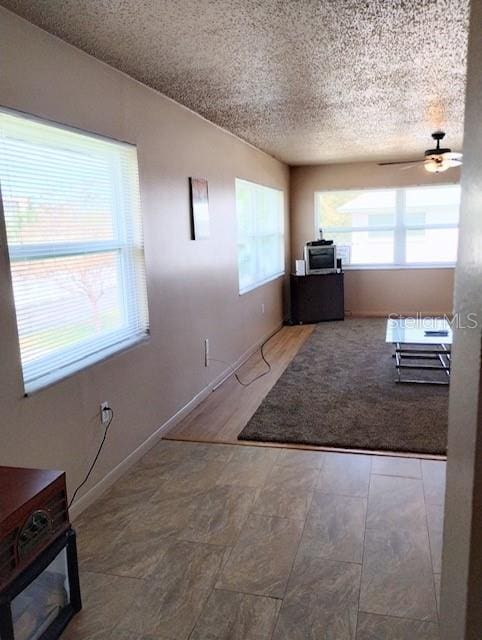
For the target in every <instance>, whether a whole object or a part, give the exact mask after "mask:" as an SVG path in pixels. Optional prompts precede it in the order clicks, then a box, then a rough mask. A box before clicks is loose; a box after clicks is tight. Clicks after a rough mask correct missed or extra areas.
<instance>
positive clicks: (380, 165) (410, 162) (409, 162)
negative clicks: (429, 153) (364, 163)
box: [378, 160, 420, 167]
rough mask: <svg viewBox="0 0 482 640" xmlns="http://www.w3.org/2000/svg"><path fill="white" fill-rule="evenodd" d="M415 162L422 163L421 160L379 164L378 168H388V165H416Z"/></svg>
mask: <svg viewBox="0 0 482 640" xmlns="http://www.w3.org/2000/svg"><path fill="white" fill-rule="evenodd" d="M415 162H420V160H405V161H401V162H379V163H378V166H379V167H387V166H388V165H393V164H414V163H415Z"/></svg>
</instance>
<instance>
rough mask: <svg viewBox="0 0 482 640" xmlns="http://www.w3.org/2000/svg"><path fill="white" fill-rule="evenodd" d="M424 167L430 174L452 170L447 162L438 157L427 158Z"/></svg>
mask: <svg viewBox="0 0 482 640" xmlns="http://www.w3.org/2000/svg"><path fill="white" fill-rule="evenodd" d="M423 166H424V168H425V171H428V172H429V173H442V172H443V171H447V169H450V166H449V165H448V163H447V162H445V161H444V160H440V159H438V158H436V157H432V158H426V159H425V161H424V163H423Z"/></svg>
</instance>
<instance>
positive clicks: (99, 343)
mask: <svg viewBox="0 0 482 640" xmlns="http://www.w3.org/2000/svg"><path fill="white" fill-rule="evenodd" d="M1 113H5V114H7V115H10V116H14V117H18V118H19V119H24V120H28V121H30V122H34V123H38V124H39V125H44V126H50V127H54V128H56V129H59V130H63V131H66V132H71V133H74V134H77V135H81V136H85V137H86V138H93V139H97V140H99V141H101V142H106V143H109V144H111V145H118V146H119V147H122V146H124V147H129V148H131V149H133V150H134V152H135V160H134V162H135V164H136V168H135V171H136V173H137V174H138V173H139V162H138V157H137V146H136V145H135V144H133V143H130V142H126V141H124V140H118V139H116V138H112V137H109V136H103V135H99V134H97V133H93V132H90V131H86V130H83V129H79V128H77V127H72V126H68V125H65V124H63V123H58V122H56V121H53V120H49V119H47V118H41V117H38V116H35V115H31V114H28V113H24V112H20V111H16V110H13V109H8V108H3V107H1V108H0V114H1ZM111 156H112V157H111V163H110V164H111V168H110V180H111V185H112V189H113V191H114V192H115V209H114V210H113V212H112V227H113V237H112V238H111V239H106V240H80V241H79V240H76V241H71V242H68V241H67V242H55V241H53V242H52V243H48V242H42V243H29V244H23V245H21V244H18V243H15V242H9V241H8V233H7V216H6V212H5V207H4V195H3V194H2V189H1V188H0V224H1V229H0V238H1V239H3V240H4V241H5V254H6V259H7V266H8V269H9V278H10V291H11V296H12V302H13V303H14V309H15V314H16V315H17V310H16V303H15V290H14V283H13V268H12V266H13V265H14V264H15V263H16V262H20V263H21V262H24V261H33V260H45V259H57V258H68V257H78V258H82V257H84V256H92V255H108V254H114V255H116V259H117V261H118V264H117V273H118V276H117V278H118V280H117V281H118V286H119V310H121V313H122V314H123V318H125V321H124V322H123V323H122V325H121V326H120V327H117V328H114V329H112V330H109V331H107V332H105V333H104V334H102V335H101V336H91V337H87V338H86V339H85V340H83V341H82V348H81V349H80V350H79V353H77V354H76V348H75V346H74V347H73V346H72V345H71V346H64V347H61V348H58V349H56V350H55V352H53V355H52V352H51V355H46V356H43V358H42V360H44V361H46V362H49V361H51V362H52V363H55V361H56V360H57V361H58V360H60V361H62V356H65V355H66V354H68V353H71V354H72V355H73V356H75V355H78V357H75V359H72V360H71V361H70V362H68V363H67V364H62V365H60V366H59V367H55V365H54V364H53V368H50V369H49V371H47V372H44V373H41V374H38V375H37V376H32V377H26V372H28V370H29V369H28V364H27V366H25V365H24V364H23V362H21V367H20V368H21V372H22V377H23V387H24V395H25V397H27V396H30V395H32V394H33V393H36V392H38V391H40V390H42V389H44V388H47V387H50V386H52V385H53V384H56V383H57V382H61V381H63V380H65V379H67V378H70V377H72V376H73V375H76V374H77V373H81V372H82V371H85V370H86V369H88V368H90V367H91V366H92V365H94V364H99V363H101V362H104V361H105V360H106V359H108V358H110V357H111V356H113V355H116V354H119V353H122V352H123V351H126V350H129V349H131V348H132V347H134V346H135V345H137V344H140V343H144V342H147V341H148V340H149V339H150V328H149V301H148V294H147V281H146V280H144V278H143V282H144V283H145V291H140V290H139V289H138V286H137V284H136V282H135V281H136V276H135V273H134V272H135V271H136V269H135V266H134V263H135V258H134V257H131V256H129V255H128V254H129V253H131V252H132V253H134V252H135V251H136V249H137V246H136V243H135V241H134V238H135V237H136V235H137V234H138V233H139V231H140V234H141V238H142V251H143V252H144V238H143V229H142V226H143V225H142V207H141V201H140V199H141V193H140V184H139V183H137V188H138V206H139V213H138V215H139V221H138V222H139V223H140V229H136V224H137V223H136V220H135V218H136V214H135V213H134V211H133V212H132V213H133V215H132V216H131V217H130V216H128V215H126V200H125V199H124V196H123V195H122V196H121V195H120V189H121V181H122V179H121V176H122V173H121V168H120V160H119V156H118V155H117V154H116V153H115V147H113V149H112V151H111ZM129 228H130V232H131V233H132V236H131V240H132V241H129V233H128V232H127V230H128V229H129ZM133 229H134V232H133V231H132V230H133ZM143 262H144V273H145V257H143ZM129 298H134V299H137V300H140V298H144V302H145V305H144V304H143V306H145V308H143V309H142V310H141V309H140V308H136V310H135V311H134V307H133V305H131V304H129V303H128V299H129ZM136 304H141V303H140V302H138V303H136ZM140 311H141V316H140V317H142V315H145V328H144V330H143V331H142V332H140V331H139V332H137V333H136V332H132V333H131V331H130V330H131V329H132V327H133V326H134V324H135V321H134V317H135V315H136V314H138V313H139V312H140ZM16 330H17V337H18V340H20V331H19V325H18V318H16ZM129 333H131V335H129ZM19 346H20V345H19ZM19 351H20V349H19Z"/></svg>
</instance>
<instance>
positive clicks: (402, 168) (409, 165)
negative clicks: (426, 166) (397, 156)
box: [400, 160, 423, 171]
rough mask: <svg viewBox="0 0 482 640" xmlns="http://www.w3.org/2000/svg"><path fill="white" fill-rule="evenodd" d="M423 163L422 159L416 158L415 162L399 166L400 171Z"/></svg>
mask: <svg viewBox="0 0 482 640" xmlns="http://www.w3.org/2000/svg"><path fill="white" fill-rule="evenodd" d="M421 165H423V160H422V161H420V160H417V162H411V163H410V164H406V165H405V166H404V167H400V171H407V169H415V167H416V166H421Z"/></svg>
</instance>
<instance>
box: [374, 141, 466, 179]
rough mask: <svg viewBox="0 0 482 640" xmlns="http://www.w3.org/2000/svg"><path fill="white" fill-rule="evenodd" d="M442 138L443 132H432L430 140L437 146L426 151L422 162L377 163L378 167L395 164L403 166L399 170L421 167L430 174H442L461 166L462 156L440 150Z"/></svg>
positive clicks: (443, 149) (445, 149)
mask: <svg viewBox="0 0 482 640" xmlns="http://www.w3.org/2000/svg"><path fill="white" fill-rule="evenodd" d="M444 137H445V132H444V131H434V133H432V138H433V139H434V140H435V141H436V142H437V146H436V147H435V148H434V149H427V150H426V151H425V154H424V156H425V157H424V159H423V160H409V161H405V162H379V163H378V165H379V166H380V167H384V166H386V165H395V164H398V165H404V166H401V169H410V168H411V167H412V166H416V165H423V167H424V169H425V170H426V171H429V172H430V173H442V172H443V171H447V169H451V168H452V167H458V166H459V165H461V164H462V154H461V153H456V152H454V151H452V150H451V149H449V148H441V147H440V141H441V140H443V138H444Z"/></svg>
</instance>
